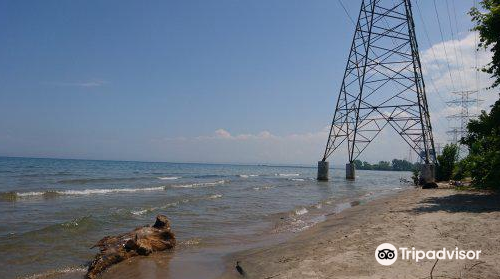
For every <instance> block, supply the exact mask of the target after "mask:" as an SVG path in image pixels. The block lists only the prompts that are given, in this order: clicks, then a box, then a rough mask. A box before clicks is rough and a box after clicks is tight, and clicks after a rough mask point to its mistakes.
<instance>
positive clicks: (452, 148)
mask: <svg viewBox="0 0 500 279" xmlns="http://www.w3.org/2000/svg"><path fill="white" fill-rule="evenodd" d="M437 160H438V162H439V164H438V165H437V167H436V179H437V180H438V181H446V180H450V179H451V177H452V175H453V170H454V169H455V163H456V162H457V160H458V146H457V145H456V144H447V145H446V146H445V147H444V148H443V153H442V154H441V155H439V156H437Z"/></svg>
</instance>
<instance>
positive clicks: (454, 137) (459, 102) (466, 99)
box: [446, 90, 480, 155]
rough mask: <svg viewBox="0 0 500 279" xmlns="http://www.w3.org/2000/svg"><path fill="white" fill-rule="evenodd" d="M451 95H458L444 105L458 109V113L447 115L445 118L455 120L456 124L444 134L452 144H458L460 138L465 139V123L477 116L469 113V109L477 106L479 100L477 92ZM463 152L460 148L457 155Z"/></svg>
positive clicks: (470, 91)
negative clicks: (449, 137) (449, 138)
mask: <svg viewBox="0 0 500 279" xmlns="http://www.w3.org/2000/svg"><path fill="white" fill-rule="evenodd" d="M452 93H453V94H455V95H458V96H459V97H458V98H455V99H453V100H451V101H449V102H446V103H447V104H448V105H450V106H453V107H457V108H459V112H458V113H455V114H452V115H448V116H447V117H446V118H448V119H450V120H455V121H456V122H458V123H455V124H457V125H455V126H452V127H450V130H448V131H447V132H446V133H447V134H448V135H450V136H451V142H452V143H454V144H460V142H459V141H460V139H461V138H462V137H465V135H466V133H467V123H469V121H470V120H471V119H472V118H474V117H476V116H477V115H476V114H473V113H471V112H470V108H471V107H473V106H474V105H476V106H478V105H479V101H480V100H479V99H478V98H477V93H478V91H477V90H467V91H459V92H452ZM474 96H476V97H474ZM465 152H466V150H465V148H463V147H462V146H461V147H460V148H459V153H460V154H459V155H463V154H464V153H465Z"/></svg>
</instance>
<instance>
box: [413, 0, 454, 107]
mask: <svg viewBox="0 0 500 279" xmlns="http://www.w3.org/2000/svg"><path fill="white" fill-rule="evenodd" d="M415 3H416V4H417V12H418V15H419V18H420V21H422V26H423V28H424V33H425V37H426V38H427V43H428V44H429V49H430V50H431V52H432V57H433V58H434V61H436V62H437V61H438V59H437V56H436V52H435V51H434V48H433V47H432V43H431V39H430V37H429V32H428V31H427V25H426V24H425V21H424V18H423V16H422V11H421V10H420V5H418V1H417V2H415ZM436 65H437V67H438V68H441V66H440V64H439V63H436ZM429 78H430V79H431V85H432V86H433V87H434V91H436V93H437V94H438V96H439V99H441V102H443V103H444V104H446V101H445V100H444V99H443V97H442V96H441V93H439V90H437V87H436V85H435V83H434V79H433V78H432V77H429ZM446 87H448V85H447V86H446ZM448 90H449V88H448Z"/></svg>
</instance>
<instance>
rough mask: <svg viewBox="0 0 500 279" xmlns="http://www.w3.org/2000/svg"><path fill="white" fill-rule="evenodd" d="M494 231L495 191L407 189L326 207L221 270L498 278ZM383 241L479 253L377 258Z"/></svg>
mask: <svg viewBox="0 0 500 279" xmlns="http://www.w3.org/2000/svg"><path fill="white" fill-rule="evenodd" d="M442 186H444V185H441V186H440V187H442ZM499 231H500V196H499V195H498V194H490V193H486V192H478V191H457V190H454V189H442V188H440V189H433V190H422V189H410V190H406V191H403V192H401V193H398V194H396V195H395V196H391V197H386V198H382V199H378V200H374V201H372V202H369V203H366V204H361V205H359V206H355V207H352V208H349V209H347V210H345V211H343V212H341V213H339V214H334V215H330V216H328V218H327V220H326V221H325V222H322V223H320V224H318V225H316V226H315V227H313V228H311V229H309V230H307V231H304V232H301V233H299V234H298V235H297V236H296V237H294V238H292V239H291V240H289V241H287V242H285V243H282V244H279V245H274V246H268V247H264V248H257V249H252V250H248V251H244V252H239V253H235V254H232V255H230V256H228V257H227V258H226V263H227V269H226V272H225V273H224V274H223V275H222V276H221V278H224V279H226V278H241V275H240V274H238V273H237V271H236V269H235V263H236V261H239V262H240V266H241V267H242V268H243V270H244V272H245V277H246V278H500V266H499V265H498V263H499V262H500V252H499V251H500V235H499V234H498V232H499ZM386 242H387V243H391V244H393V245H395V246H396V247H409V248H410V249H411V247H415V248H416V249H419V250H440V249H442V248H446V249H449V250H451V249H455V248H456V247H458V248H459V249H461V250H481V254H480V257H479V259H478V260H468V259H465V260H449V259H443V260H438V261H437V262H436V260H429V259H424V260H421V261H419V262H418V263H417V262H415V261H408V260H401V259H398V260H397V261H396V262H395V263H394V264H393V265H391V266H382V265H380V264H378V262H377V261H376V259H375V257H374V255H375V254H374V252H375V249H376V247H377V246H378V245H379V244H382V243H386ZM434 265H435V266H434ZM433 266H434V269H433ZM432 269H433V271H432V277H431V270H432Z"/></svg>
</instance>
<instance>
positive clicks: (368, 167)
mask: <svg viewBox="0 0 500 279" xmlns="http://www.w3.org/2000/svg"><path fill="white" fill-rule="evenodd" d="M363 169H364V170H372V169H373V166H372V165H371V164H370V163H368V162H366V161H364V162H363Z"/></svg>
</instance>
